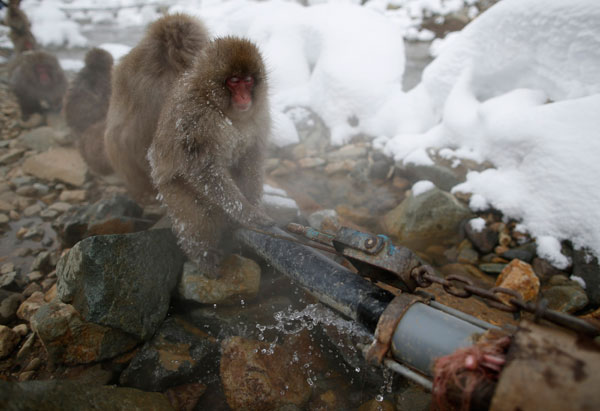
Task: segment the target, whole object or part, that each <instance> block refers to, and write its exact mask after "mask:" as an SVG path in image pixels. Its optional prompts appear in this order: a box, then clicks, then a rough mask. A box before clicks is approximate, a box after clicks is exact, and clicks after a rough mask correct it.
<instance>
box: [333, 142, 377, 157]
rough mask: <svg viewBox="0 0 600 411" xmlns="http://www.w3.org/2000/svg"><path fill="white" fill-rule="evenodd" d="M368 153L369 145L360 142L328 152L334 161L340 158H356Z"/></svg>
mask: <svg viewBox="0 0 600 411" xmlns="http://www.w3.org/2000/svg"><path fill="white" fill-rule="evenodd" d="M367 153H368V150H367V147H365V146H364V145H358V144H347V145H345V146H343V147H342V148H339V149H337V150H334V151H330V152H329V153H327V158H328V159H329V160H332V161H336V160H337V161H339V160H348V159H350V160H356V159H358V158H362V157H366V155H367Z"/></svg>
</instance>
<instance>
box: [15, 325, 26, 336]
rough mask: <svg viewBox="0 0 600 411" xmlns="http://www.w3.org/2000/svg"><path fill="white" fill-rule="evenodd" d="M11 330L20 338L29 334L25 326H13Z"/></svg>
mask: <svg viewBox="0 0 600 411" xmlns="http://www.w3.org/2000/svg"><path fill="white" fill-rule="evenodd" d="M12 330H13V331H14V332H15V333H17V334H18V335H19V336H21V337H25V336H26V335H27V334H28V333H29V328H28V327H27V324H19V325H15V326H14V327H13V328H12Z"/></svg>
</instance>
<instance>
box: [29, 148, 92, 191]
mask: <svg viewBox="0 0 600 411" xmlns="http://www.w3.org/2000/svg"><path fill="white" fill-rule="evenodd" d="M22 169H23V171H24V172H25V173H28V174H31V175H33V176H35V177H37V178H40V179H42V180H46V181H55V180H56V181H62V182H64V183H67V184H71V185H73V186H76V187H78V186H81V185H83V183H85V180H86V176H87V172H88V169H87V165H86V164H85V161H84V160H83V158H81V155H80V154H79V151H78V150H76V149H73V148H53V149H50V150H48V151H46V152H44V153H41V154H37V155H35V156H31V157H29V158H27V159H26V160H25V162H24V163H23V166H22Z"/></svg>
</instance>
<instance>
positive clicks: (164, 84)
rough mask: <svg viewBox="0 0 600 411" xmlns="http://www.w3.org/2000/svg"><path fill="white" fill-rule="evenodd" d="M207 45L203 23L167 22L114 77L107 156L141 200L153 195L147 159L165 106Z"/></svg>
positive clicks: (157, 25)
mask: <svg viewBox="0 0 600 411" xmlns="http://www.w3.org/2000/svg"><path fill="white" fill-rule="evenodd" d="M208 41H209V38H208V32H207V30H206V29H205V27H204V25H203V24H202V23H201V22H200V21H199V20H197V19H195V18H193V17H190V16H187V15H183V14H175V15H170V16H166V17H163V18H161V19H159V20H157V21H156V22H154V23H152V24H151V25H150V26H149V28H148V30H147V32H146V35H145V36H144V38H143V39H142V40H141V41H140V43H139V44H138V45H137V46H136V47H134V48H133V49H132V50H131V51H130V52H129V54H127V55H126V56H125V57H123V59H122V60H121V62H120V63H119V64H118V65H117V66H116V67H115V69H114V71H113V78H112V96H111V99H110V104H109V109H108V116H107V129H106V133H105V145H106V151H107V154H108V157H109V160H110V162H111V164H112V165H113V168H114V169H115V171H117V173H119V174H120V175H121V176H122V177H123V178H124V179H125V183H126V184H127V186H128V188H129V190H130V191H132V193H133V194H134V195H135V196H136V197H138V199H140V198H143V197H144V196H145V195H148V194H152V193H153V192H154V188H153V186H152V184H151V181H150V167H149V165H148V161H147V159H146V153H147V150H148V147H149V145H150V143H151V142H152V138H153V136H154V133H155V130H156V124H157V121H158V117H159V115H160V111H161V109H162V106H163V104H164V102H165V100H166V98H167V96H168V95H169V93H170V90H171V88H172V86H173V84H174V82H175V80H176V79H177V77H178V76H180V75H181V74H182V73H183V72H184V71H185V70H186V69H187V68H188V67H190V66H191V64H192V62H193V60H194V59H195V57H196V55H197V54H198V53H199V52H200V50H202V48H203V47H204V46H205V45H206V44H207V43H208Z"/></svg>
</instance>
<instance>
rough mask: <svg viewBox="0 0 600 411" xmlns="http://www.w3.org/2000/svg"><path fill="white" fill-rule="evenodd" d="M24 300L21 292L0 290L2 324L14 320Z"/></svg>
mask: <svg viewBox="0 0 600 411" xmlns="http://www.w3.org/2000/svg"><path fill="white" fill-rule="evenodd" d="M22 302H23V296H22V295H21V294H19V293H11V292H8V291H5V290H0V324H8V323H9V322H11V321H12V320H14V319H15V318H16V315H17V309H18V308H19V306H20V305H21V303H22Z"/></svg>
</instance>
